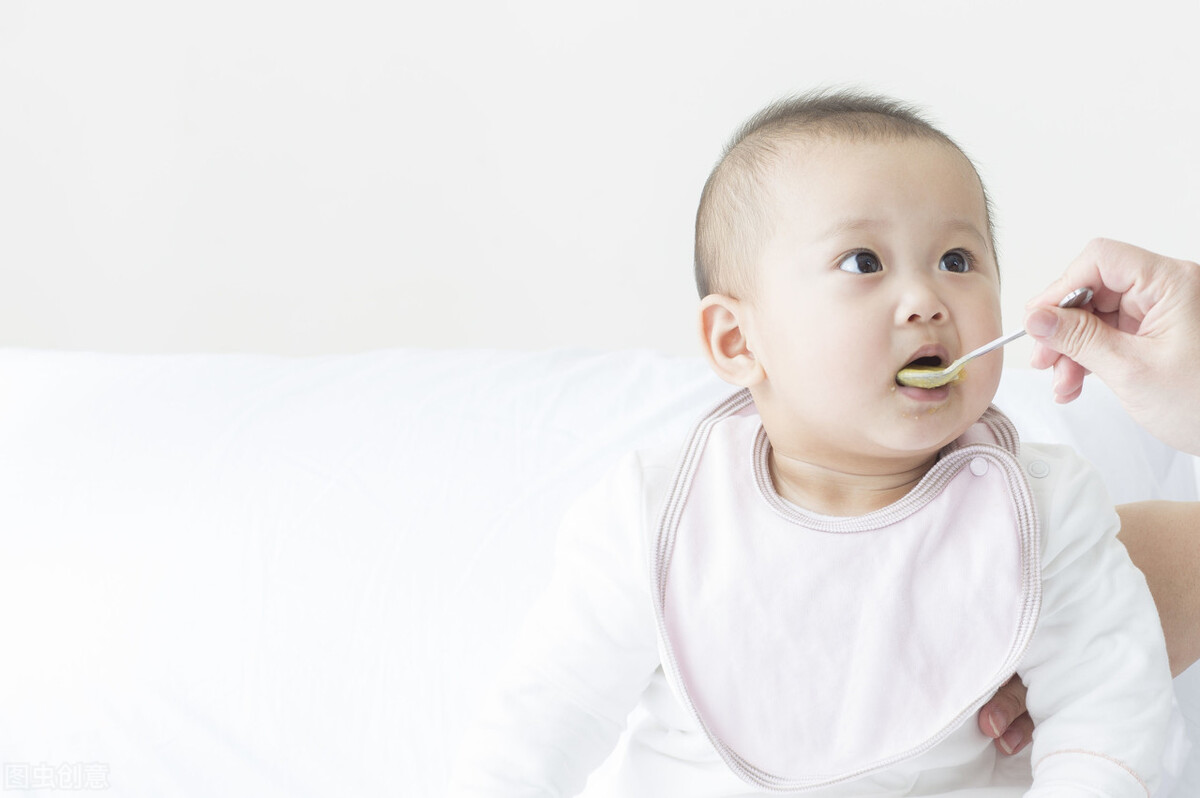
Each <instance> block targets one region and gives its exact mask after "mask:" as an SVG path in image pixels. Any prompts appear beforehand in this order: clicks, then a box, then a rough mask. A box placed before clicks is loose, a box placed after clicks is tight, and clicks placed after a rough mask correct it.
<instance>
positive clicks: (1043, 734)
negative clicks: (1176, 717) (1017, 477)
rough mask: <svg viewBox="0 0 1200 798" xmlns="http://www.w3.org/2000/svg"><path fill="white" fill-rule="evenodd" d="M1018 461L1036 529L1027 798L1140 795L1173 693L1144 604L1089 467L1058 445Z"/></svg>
mask: <svg viewBox="0 0 1200 798" xmlns="http://www.w3.org/2000/svg"><path fill="white" fill-rule="evenodd" d="M1025 449H1026V450H1028V449H1030V447H1025ZM1022 460H1023V461H1024V462H1025V463H1026V467H1027V470H1028V472H1029V473H1030V474H1031V475H1032V476H1033V479H1030V483H1031V488H1032V489H1033V491H1034V494H1035V497H1036V500H1037V502H1038V505H1039V511H1040V520H1041V531H1042V609H1041V614H1040V617H1039V619H1038V626H1037V631H1036V632H1035V634H1034V637H1033V639H1032V641H1031V643H1030V648H1029V650H1028V652H1027V654H1026V657H1025V658H1024V660H1023V661H1022V665H1021V667H1020V668H1019V669H1018V673H1019V674H1020V675H1021V678H1022V679H1023V680H1024V681H1025V683H1026V685H1027V686H1028V688H1029V693H1028V696H1027V704H1028V708H1029V713H1030V715H1031V716H1032V718H1033V720H1034V723H1035V726H1036V728H1035V731H1034V737H1033V748H1032V764H1033V787H1032V789H1031V790H1030V791H1029V792H1028V793H1027V794H1026V796H1027V798H1034V797H1035V796H1036V798H1049V796H1054V798H1074V797H1075V796H1089V798H1096V797H1097V796H1105V797H1106V798H1124V796H1129V798H1148V796H1150V795H1151V793H1152V792H1153V790H1154V789H1155V788H1156V787H1157V783H1158V780H1159V769H1160V766H1161V760H1162V753H1163V748H1164V746H1165V744H1166V739H1167V729H1168V723H1169V718H1170V712H1171V700H1172V687H1171V674H1170V668H1169V666H1168V664H1167V653H1166V645H1165V643H1164V641H1163V634H1162V627H1161V625H1160V622H1159V619H1158V612H1157V610H1156V608H1155V606H1154V600H1153V599H1152V598H1151V595H1150V590H1149V588H1148V587H1147V586H1146V580H1145V577H1143V576H1142V573H1141V571H1139V570H1138V569H1137V568H1136V567H1135V566H1134V565H1133V562H1132V561H1131V560H1130V559H1129V555H1128V554H1127V553H1126V551H1125V547H1124V546H1123V545H1122V544H1121V543H1120V541H1118V540H1117V537H1116V535H1117V531H1118V530H1119V528H1120V521H1119V519H1118V517H1117V515H1116V512H1115V511H1114V510H1113V507H1112V504H1111V502H1110V501H1109V499H1108V496H1107V494H1106V492H1105V489H1104V486H1103V484H1102V482H1101V481H1100V478H1099V476H1098V475H1097V474H1096V472H1095V471H1094V470H1093V469H1092V467H1091V466H1090V465H1088V464H1087V463H1085V462H1084V461H1083V460H1082V459H1081V458H1079V457H1078V456H1077V455H1075V454H1074V453H1073V452H1071V451H1070V450H1067V449H1065V448H1063V447H1048V446H1047V447H1038V448H1036V449H1035V450H1034V452H1033V454H1032V455H1028V454H1027V455H1024V456H1023V457H1022Z"/></svg>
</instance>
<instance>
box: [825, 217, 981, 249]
mask: <svg viewBox="0 0 1200 798" xmlns="http://www.w3.org/2000/svg"><path fill="white" fill-rule="evenodd" d="M887 226H888V223H887V222H885V221H883V220H882V219H870V218H851V219H840V220H838V221H836V222H834V223H833V224H832V225H830V226H829V227H828V228H826V230H825V232H824V234H823V235H822V239H829V238H837V237H839V236H842V235H845V234H846V233H861V232H866V231H872V230H880V229H883V228H886V227H887ZM944 226H945V228H946V230H947V231H948V232H952V233H966V234H967V235H969V236H971V237H973V238H975V239H976V240H978V241H979V243H980V245H982V246H983V247H984V248H985V249H986V248H987V247H988V239H987V236H985V235H984V234H983V232H982V231H981V230H980V229H979V228H978V227H977V226H976V225H974V224H973V223H971V222H969V221H967V220H965V219H950V220H948V221H947V222H946V224H945V225H944Z"/></svg>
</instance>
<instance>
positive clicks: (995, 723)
mask: <svg viewBox="0 0 1200 798" xmlns="http://www.w3.org/2000/svg"><path fill="white" fill-rule="evenodd" d="M978 723H979V730H980V731H981V732H983V733H984V734H986V735H987V736H988V737H990V738H992V740H994V741H995V742H994V743H993V745H995V746H996V748H997V749H998V750H1000V751H1001V752H1002V753H1004V754H1015V753H1017V752H1018V751H1020V750H1021V749H1022V748H1024V747H1025V746H1026V745H1028V744H1029V741H1030V740H1032V739H1033V719H1032V718H1030V717H1029V713H1028V712H1026V711H1025V683H1024V682H1022V681H1021V677H1019V676H1013V677H1012V678H1011V679H1009V680H1008V682H1007V683H1006V684H1005V685H1004V686H1003V687H1001V688H1000V689H999V690H997V691H996V694H995V695H994V696H992V699H991V700H990V701H988V702H987V703H986V704H984V705H983V709H981V710H979V715H978Z"/></svg>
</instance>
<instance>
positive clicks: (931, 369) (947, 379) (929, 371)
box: [896, 366, 963, 388]
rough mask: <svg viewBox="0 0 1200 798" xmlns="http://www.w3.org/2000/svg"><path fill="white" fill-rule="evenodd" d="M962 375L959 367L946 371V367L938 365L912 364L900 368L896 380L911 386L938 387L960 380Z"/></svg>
mask: <svg viewBox="0 0 1200 798" xmlns="http://www.w3.org/2000/svg"><path fill="white" fill-rule="evenodd" d="M962 376H963V370H962V369H961V368H960V369H956V370H954V371H952V372H950V373H946V369H944V368H942V367H940V366H913V367H911V368H906V369H900V373H898V374H897V375H896V380H897V382H899V383H900V384H901V385H910V386H912V387H913V388H940V387H942V386H943V385H949V384H950V383H952V382H957V381H958V380H961V379H962Z"/></svg>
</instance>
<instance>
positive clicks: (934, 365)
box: [896, 355, 942, 387]
mask: <svg viewBox="0 0 1200 798" xmlns="http://www.w3.org/2000/svg"><path fill="white" fill-rule="evenodd" d="M941 367H942V359H941V358H940V357H938V356H937V355H927V356H925V357H919V358H917V359H916V360H914V361H912V362H911V363H909V364H908V365H906V366H905V367H904V368H902V369H900V372H905V371H909V369H917V370H918V371H922V370H923V371H935V370H937V369H940V368H941ZM900 372H897V373H896V384H897V385H900V386H903V385H905V383H904V382H901V381H900ZM920 387H924V386H920Z"/></svg>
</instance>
